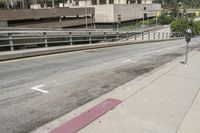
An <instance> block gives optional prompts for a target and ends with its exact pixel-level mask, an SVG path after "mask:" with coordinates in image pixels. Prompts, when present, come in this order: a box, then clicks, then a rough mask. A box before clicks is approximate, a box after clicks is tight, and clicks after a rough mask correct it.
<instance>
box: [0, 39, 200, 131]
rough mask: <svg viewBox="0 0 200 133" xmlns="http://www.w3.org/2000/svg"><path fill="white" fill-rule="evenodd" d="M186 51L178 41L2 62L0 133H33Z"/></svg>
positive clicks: (195, 40)
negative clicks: (32, 132) (38, 128)
mask: <svg viewBox="0 0 200 133" xmlns="http://www.w3.org/2000/svg"><path fill="white" fill-rule="evenodd" d="M199 41H200V38H196V39H193V40H192V43H191V47H190V49H195V48H197V47H199V46H200V44H199ZM184 46H185V42H184V40H177V41H166V42H154V43H146V44H137V45H128V46H120V47H113V48H104V49H96V50H85V51H79V52H71V53H63V54H56V55H48V56H40V57H33V58H28V59H20V60H14V61H7V62H0V94H1V95H0V132H1V133H26V132H29V131H31V130H34V129H35V128H37V127H39V126H41V125H43V124H45V123H47V122H49V121H51V120H53V119H56V118H58V117H60V116H62V115H64V114H66V113H68V112H70V111H71V110H73V109H75V108H77V107H79V106H81V105H83V104H85V103H87V102H89V101H91V100H92V99H95V98H97V97H99V96H101V95H103V94H105V93H107V92H109V91H112V90H113V89H115V88H117V87H118V86H121V85H123V84H125V83H127V82H129V81H131V80H133V79H134V78H136V77H137V76H139V75H141V74H144V73H146V72H149V71H151V70H153V69H155V68H157V67H159V66H161V65H163V64H165V63H167V62H169V61H171V60H173V59H174V58H176V57H178V56H180V55H182V54H183V53H184V51H185V49H184Z"/></svg>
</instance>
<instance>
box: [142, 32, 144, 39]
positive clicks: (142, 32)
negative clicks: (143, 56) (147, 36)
mask: <svg viewBox="0 0 200 133" xmlns="http://www.w3.org/2000/svg"><path fill="white" fill-rule="evenodd" d="M142 40H144V32H142Z"/></svg>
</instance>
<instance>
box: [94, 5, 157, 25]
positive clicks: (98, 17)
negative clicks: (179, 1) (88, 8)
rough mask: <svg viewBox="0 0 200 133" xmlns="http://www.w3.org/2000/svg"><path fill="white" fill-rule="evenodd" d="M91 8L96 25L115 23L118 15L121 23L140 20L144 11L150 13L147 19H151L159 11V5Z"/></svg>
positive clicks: (98, 6) (97, 6)
mask: <svg viewBox="0 0 200 133" xmlns="http://www.w3.org/2000/svg"><path fill="white" fill-rule="evenodd" d="M93 7H94V8H95V22H96V23H116V22H117V21H118V15H121V21H130V20H136V19H141V18H143V17H144V12H145V11H147V12H150V13H148V14H147V16H148V17H153V16H156V12H157V11H158V10H161V5H160V4H110V5H95V6H93ZM144 7H145V8H146V10H145V11H144Z"/></svg>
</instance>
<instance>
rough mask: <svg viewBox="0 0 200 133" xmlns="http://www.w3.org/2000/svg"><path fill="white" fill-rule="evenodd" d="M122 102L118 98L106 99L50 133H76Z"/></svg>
mask: <svg viewBox="0 0 200 133" xmlns="http://www.w3.org/2000/svg"><path fill="white" fill-rule="evenodd" d="M121 102H122V101H120V100H117V99H106V100H105V101H103V102H101V103H100V104H98V105H96V106H94V107H92V108H91V109H89V110H87V111H86V112H83V113H82V114H80V115H78V116H77V117H75V118H73V119H71V120H69V121H67V122H66V123H64V124H63V125H61V126H59V127H57V128H55V129H54V130H52V131H50V133H75V132H77V131H79V130H80V129H82V128H84V127H86V126H87V125H89V124H90V123H92V122H93V121H95V120H96V119H97V118H99V117H101V116H102V115H104V114H105V113H107V112H108V111H110V110H112V109H113V108H115V107H116V106H117V105H119V104H120V103H121Z"/></svg>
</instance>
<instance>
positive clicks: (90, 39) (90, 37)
mask: <svg viewBox="0 0 200 133" xmlns="http://www.w3.org/2000/svg"><path fill="white" fill-rule="evenodd" d="M89 42H90V44H92V35H91V32H89Z"/></svg>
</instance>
